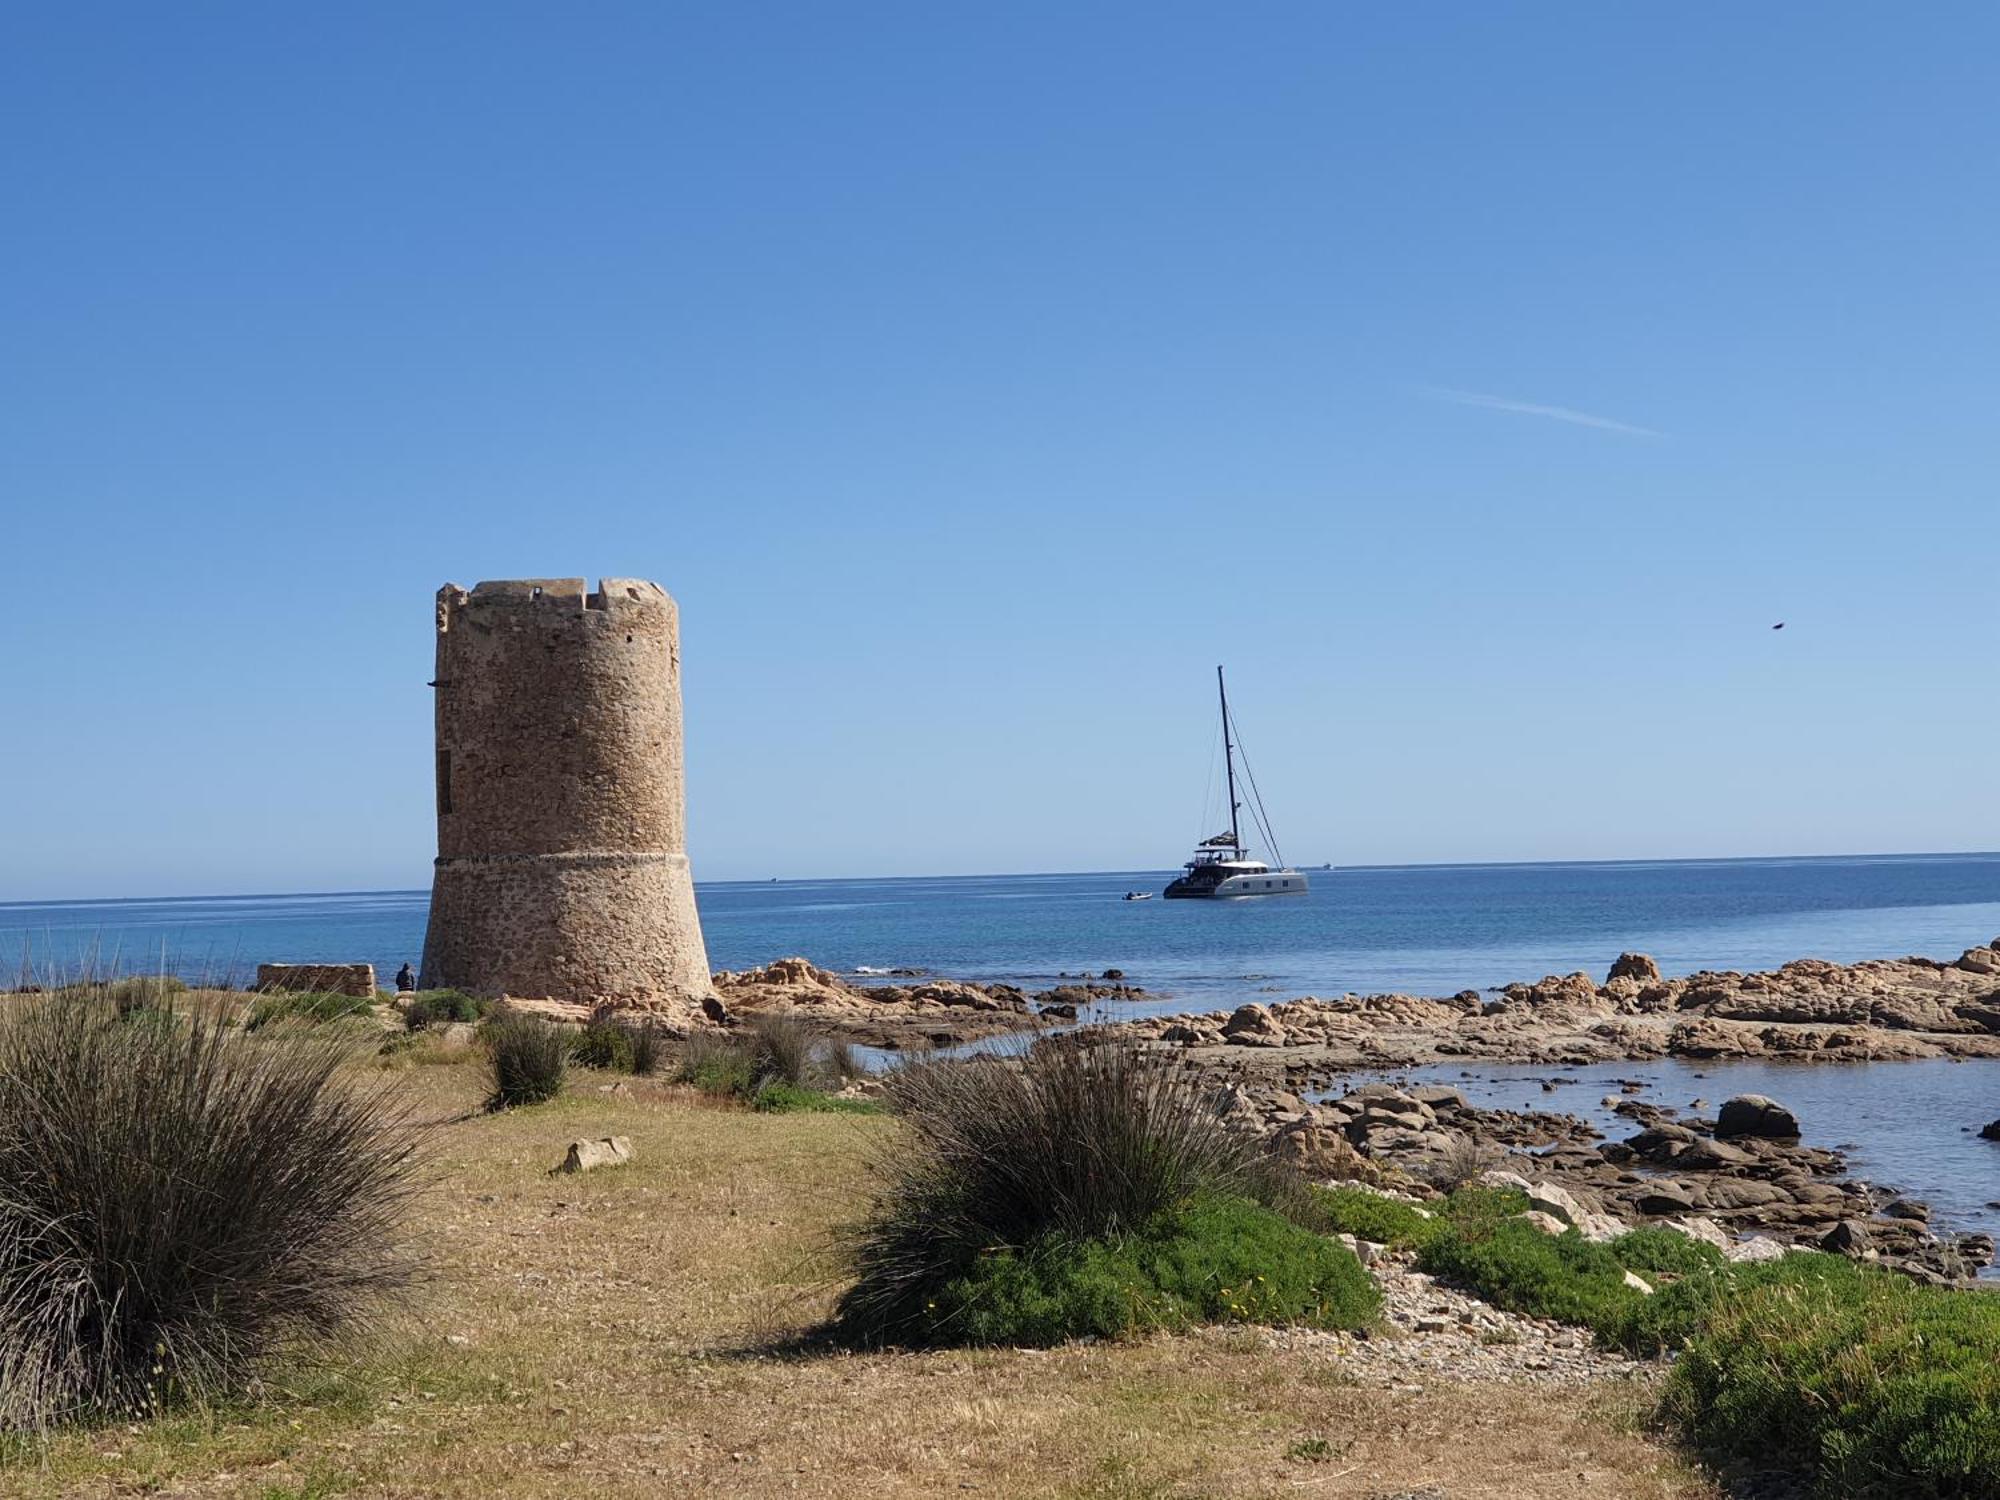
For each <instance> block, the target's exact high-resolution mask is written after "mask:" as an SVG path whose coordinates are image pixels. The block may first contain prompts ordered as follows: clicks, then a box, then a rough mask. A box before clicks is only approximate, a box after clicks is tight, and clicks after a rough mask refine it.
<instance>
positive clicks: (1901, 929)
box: [0, 854, 2000, 1233]
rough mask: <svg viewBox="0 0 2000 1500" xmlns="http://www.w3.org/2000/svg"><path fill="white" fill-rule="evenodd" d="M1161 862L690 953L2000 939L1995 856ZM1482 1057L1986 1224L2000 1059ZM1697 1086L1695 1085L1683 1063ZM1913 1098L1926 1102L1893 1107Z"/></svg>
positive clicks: (1, 961) (1234, 963) (863, 965)
mask: <svg viewBox="0 0 2000 1500" xmlns="http://www.w3.org/2000/svg"><path fill="white" fill-rule="evenodd" d="M1167 875H1168V872H1163V871H1150V872H1127V873H1111V874H1099V875H1029V876H992V877H968V878H955V879H928V880H794V881H773V882H768V883H762V884H750V883H734V884H730V883H724V884H708V885H703V886H700V887H699V888H698V896H699V901H700V906H701V916H702V926H703V930H704V932H705V934H706V936H707V940H708V953H709V958H710V960H711V961H712V962H713V963H714V965H715V966H716V967H717V968H731V969H739V968H747V967H750V966H752V965H755V964H759V963H763V962H765V961H767V960H769V959H772V958H778V957H782V956H784V955H787V954H794V953H799V954H804V955H806V956H807V957H809V958H811V959H813V960H814V961H815V962H817V963H819V964H822V965H824V966H826V967H828V968H833V969H839V970H844V971H847V972H850V973H854V972H858V971H863V970H867V969H888V968H896V967H909V968H922V969H929V970H933V971H935V972H938V973H942V974H949V975H953V976H957V977H960V978H966V979H974V980H1006V981H1009V982H1012V983H1017V984H1023V985H1031V986H1045V985H1047V984H1050V983H1053V982H1055V981H1056V980H1057V978H1058V977H1059V976H1061V975H1064V974H1072V975H1073V974H1077V973H1082V972H1091V973H1097V972H1101V971H1102V970H1104V969H1107V968H1114V967H1115V968H1120V969H1123V970H1124V971H1125V972H1126V974H1127V976H1128V977H1129V979H1130V980H1131V981H1132V982H1134V983H1137V984H1142V985H1144V986H1146V987H1147V989H1149V990H1152V991H1157V992H1160V995H1161V998H1159V999H1158V1000H1156V1001H1151V1002H1141V1003H1138V1004H1136V1005H1129V1006H1117V1007H1110V1008H1108V1009H1110V1010H1111V1011H1112V1012H1113V1013H1114V1014H1124V1015H1132V1014H1140V1013H1144V1012H1146V1011H1177V1010H1187V1009H1213V1008H1217V1007H1223V1006H1230V1005H1235V1004H1237V1003H1240V1002H1241V1001H1243V1000H1246V999H1256V998H1264V999H1270V998H1274V997H1280V998H1282V997H1291V996H1296V995H1305V994H1319V995H1337V994H1341V993H1343V992H1346V991H1349V990H1353V991H1358V992H1363V993H1366V992H1371V991H1380V990H1404V991H1411V992H1415V993H1419V994H1447V993H1451V992H1453V991H1456V990H1461V989H1468V988H1473V989H1477V988H1485V987H1487V986H1491V985H1498V984H1504V983H1507V982H1509V981H1511V980H1515V979H1534V978H1539V977H1540V976H1542V975H1544V974H1549V973H1567V972H1569V971H1571V970H1575V969H1584V970H1588V971H1589V972H1591V973H1592V974H1596V975H1601V974H1602V973H1603V971H1604V969H1605V967H1606V966H1607V965H1608V964H1609V963H1610V962H1611V960H1612V958H1613V957H1615V956H1616V955H1617V954H1618V953H1619V952H1620V951H1621V950H1624V949H1628V948H1629V949H1637V950H1640V951H1642V952H1647V953H1651V954H1652V955H1653V956H1654V957H1655V958H1656V959H1658V960H1659V963H1660V965H1661V967H1662V968H1663V969H1665V970H1666V971H1667V972H1668V973H1670V974H1673V973H1686V972H1689V971H1691V970H1694V969H1701V968H1731V969H1758V968H1769V967H1772V966H1774V965H1777V964H1780V963H1783V962H1785V961H1787V960H1789V959H1793V958H1799V957H1804V956H1808V955H1811V956H1815V957H1820V958H1827V959H1833V960H1836V961H1839V962H1852V961H1854V960H1856V959H1860V958H1878V957H1894V956H1900V955H1903V954H1910V953H1918V954H1926V955H1930V956H1933V957H1951V956H1954V955H1956V954H1957V953H1959V952H1960V951H1961V950H1963V949H1965V948H1967V947H1969V946H1971V945H1973V944H1975V943H1982V942H1987V941H1990V940H1992V939H1993V938H1994V937H1995V936H1996V934H2000V854H1967V855H1907V856H1873V857H1866V858H1842V859H1763V860H1714V861H1674V862H1654V863H1636V862H1635V863H1622V864H1579V865H1466V866H1423V867H1408V868H1394V869H1381V868H1378V869H1349V870H1334V871H1314V872H1312V891H1311V893H1310V894H1309V895H1306V896H1303V897H1282V898H1274V899H1271V900H1262V901H1254V900H1253V901H1242V902H1203V901H1175V902H1167V901H1162V900H1158V899H1155V900H1152V901H1144V902H1126V901H1123V900H1121V899H1119V898H1120V897H1121V896H1122V895H1123V894H1124V893H1125V892H1126V891H1128V890H1141V889H1144V890H1152V891H1155V892H1157V891H1158V890H1159V889H1160V888H1161V887H1162V886H1163V885H1164V884H1165V882H1166V879H1167ZM426 900H427V893H425V892H423V891H379V892H360V893H342V894H330V895H296V896H218V897H203V898H198V899H184V900H151V901H143V900H142V901H91V902H69V903H27V904H11V905H0V975H14V974H18V973H21V972H23V970H24V967H32V968H34V969H36V970H39V971H41V972H48V971H50V970H54V971H56V972H69V973H74V972H76V971H77V970H78V969H80V968H83V967H94V968H96V969H97V970H99V971H103V970H107V969H119V970H125V971H131V970H142V971H152V972H158V971H160V970H162V969H166V970H171V971H174V972H178V973H180V974H182V975H184V976H186V977H188V978H202V977H208V978H225V979H233V980H235V981H237V982H241V981H243V980H244V979H246V978H248V977H249V976H250V975H251V974H252V972H253V971H254V969H255V967H256V965H257V964H258V963H259V962H272V961H292V962H313V961H320V962H335V961H357V960H364V959H365V960H369V961H372V962H373V963H374V964H375V966H376V969H377V972H378V973H379V974H381V975H382V976H383V978H384V979H385V980H386V979H387V977H388V976H389V975H391V974H393V973H394V972H395V970H396V969H397V967H398V966H399V965H401V964H402V963H404V962H406V961H408V962H415V961H416V959H417V958H418V956H419V953H420V950H421V948H422V946H423V933H424V917H425V907H426ZM1548 1071H1549V1070H1547V1069H1526V1068H1516V1069H1510V1068H1498V1067H1492V1066H1484V1067H1481V1068H1480V1069H1478V1070H1477V1074H1478V1076H1477V1077H1474V1078H1469V1079H1467V1078H1461V1077H1460V1076H1459V1072H1460V1070H1458V1069H1455V1068H1448V1069H1439V1070H1434V1071H1433V1072H1431V1073H1429V1074H1427V1075H1426V1076H1429V1077H1435V1078H1437V1079H1440V1080H1442V1081H1447V1082H1452V1083H1458V1084H1461V1085H1462V1086H1464V1087H1465V1088H1466V1089H1467V1091H1468V1093H1469V1094H1470V1095H1471V1096H1472V1097H1473V1098H1474V1101H1475V1102H1479V1103H1488V1104H1493V1105H1500V1106H1504V1107H1528V1108H1535V1109H1543V1108H1549V1107H1556V1108H1561V1109H1568V1110H1572V1111H1575V1112H1577V1113H1581V1114H1584V1115H1586V1116H1589V1117H1591V1118H1593V1120H1594V1121H1595V1122H1596V1123H1597V1124H1598V1125H1599V1126H1600V1128H1602V1129H1605V1130H1606V1131H1607V1133H1609V1134H1611V1135H1613V1136H1622V1135H1625V1134H1629V1133H1630V1129H1629V1127H1628V1126H1627V1124H1626V1123H1625V1122H1624V1121H1622V1120H1616V1119H1614V1118H1612V1117H1611V1116H1609V1115H1608V1114H1604V1112H1603V1111H1601V1110H1600V1109H1599V1108H1598V1107H1597V1100H1598V1099H1599V1098H1600V1097H1601V1096H1602V1095H1603V1094H1605V1093H1607V1092H1615V1091H1616V1089H1615V1085H1614V1083H1613V1080H1615V1079H1617V1078H1622V1077H1639V1078H1645V1079H1648V1080H1650V1081H1652V1083H1653V1084H1654V1085H1655V1091H1654V1092H1653V1093H1652V1095H1651V1097H1653V1098H1655V1099H1656V1100H1658V1101H1660V1102H1664V1103H1670V1104H1675V1105H1678V1106H1681V1107H1685V1106H1686V1105H1687V1104H1688V1102H1689V1101H1690V1100H1692V1099H1693V1098H1695V1097H1696V1096H1698V1095H1699V1096H1704V1097H1706V1098H1707V1099H1708V1100H1709V1101H1710V1104H1711V1105H1713V1104H1714V1103H1715V1102H1717V1101H1719V1100H1720V1099H1722V1098H1724V1097H1727V1096H1728V1095H1729V1094H1731V1093H1741V1092H1757V1093H1767V1094H1770V1095H1772V1096H1774V1097H1776V1098H1778V1099H1781V1100H1783V1101H1784V1102H1785V1103H1787V1104H1788V1105H1791V1106H1792V1107H1793V1108H1794V1109H1796V1110H1797V1111H1798V1113H1799V1115H1800V1118H1801V1120H1802V1121H1803V1122H1804V1124H1805V1127H1806V1131H1807V1137H1806V1138H1807V1140H1808V1141H1809V1142H1811V1143H1813V1144H1815V1145H1840V1144H1853V1145H1855V1146H1857V1147H1858V1150H1857V1152H1856V1153H1855V1158H1854V1159H1855V1164H1856V1168H1857V1170H1858V1171H1859V1172H1860V1173H1861V1174H1863V1175H1873V1176H1875V1177H1877V1178H1879V1179H1880V1180H1881V1181H1883V1182H1885V1183H1889V1184H1892V1185H1894V1186H1897V1187H1899V1188H1902V1189H1904V1190H1907V1191H1910V1192H1913V1193H1916V1194H1917V1195H1918V1196H1920V1197H1923V1198H1926V1199H1927V1200H1929V1201H1930V1202H1931V1203H1932V1205H1933V1207H1934V1209H1935V1210H1936V1211H1937V1214H1938V1218H1939V1222H1940V1223H1942V1224H1945V1225H1949V1226H1950V1227H1955V1228H1974V1227H1976V1228H1983V1229H1987V1230H1989V1231H1993V1232H1996V1233H2000V1211H1995V1210H1992V1209H1989V1208H1988V1207H1987V1206H1986V1205H1987V1203H1988V1202H1989V1201H1993V1200H2000V1145H1995V1144H1993V1143H1990V1142H1984V1141H1980V1140H1978V1139H1976V1136H1975V1134H1974V1132H1976V1131H1977V1129H1978V1128H1979V1127H1980V1126H1982V1125H1984V1124H1985V1123H1987V1122H1988V1121H1989V1120H1992V1119H1994V1118H1995V1117H2000V1064H1994V1063H1986V1062H1978V1063H1964V1064H1953V1063H1942V1062H1940V1063H1880V1064H1874V1065H1863V1066H1857V1067H1812V1066H1791V1067H1786V1066H1783V1065H1778V1066H1771V1065H1760V1064H1752V1063H1737V1064H1700V1065H1694V1064H1680V1063H1671V1062H1668V1063H1648V1064H1638V1063H1626V1064H1623V1065H1618V1064H1612V1065H1607V1066H1604V1067H1600V1068H1592V1069H1581V1070H1575V1071H1574V1073H1573V1075H1572V1076H1575V1077H1577V1078H1578V1079H1579V1080H1580V1081H1579V1082H1578V1083H1577V1084H1576V1085H1574V1086H1572V1087H1567V1088H1564V1089H1562V1090H1560V1091H1559V1092H1558V1093H1557V1094H1555V1095H1545V1094H1543V1093H1542V1092H1541V1089H1540V1085H1539V1083H1538V1082H1537V1081H1536V1080H1538V1079H1539V1078H1540V1077H1541V1076H1543V1075H1544V1074H1545V1073H1547V1072H1548ZM1698 1072H1699V1073H1705V1074H1706V1075H1707V1076H1706V1077H1702V1078H1698V1077H1696V1076H1694V1075H1695V1074H1696V1073H1698ZM1919 1100H1920V1101H1922V1107H1921V1108H1915V1107H1912V1106H1913V1103H1914V1101H1919Z"/></svg>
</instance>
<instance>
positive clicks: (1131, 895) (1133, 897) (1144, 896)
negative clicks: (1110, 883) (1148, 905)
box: [1125, 891, 1153, 901]
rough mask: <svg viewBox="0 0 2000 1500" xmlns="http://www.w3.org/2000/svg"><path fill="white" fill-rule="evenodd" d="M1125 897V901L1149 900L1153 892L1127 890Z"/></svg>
mask: <svg viewBox="0 0 2000 1500" xmlns="http://www.w3.org/2000/svg"><path fill="white" fill-rule="evenodd" d="M1125 899H1126V900H1127V901H1151V900H1152V899H1153V893H1152V892H1151V891H1127V892H1126V893H1125Z"/></svg>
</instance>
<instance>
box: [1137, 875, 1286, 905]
mask: <svg viewBox="0 0 2000 1500" xmlns="http://www.w3.org/2000/svg"><path fill="white" fill-rule="evenodd" d="M1305 893H1306V878H1305V876H1303V875H1301V874H1300V873H1299V872H1298V871H1297V870H1273V871H1271V873H1270V874H1268V875H1232V876H1230V877H1229V878H1228V879H1227V880H1219V881H1217V882H1215V883H1214V884H1213V885H1209V884H1205V883H1204V884H1201V885H1195V884H1193V883H1192V882H1190V881H1188V880H1187V879H1185V878H1182V879H1178V880H1175V881H1173V882H1172V883H1171V884H1170V885H1168V887H1167V889H1166V891H1165V892H1164V894H1165V896H1166V898H1167V899H1168V900H1169V901H1227V900H1231V899H1234V898H1236V897H1240V896H1303V895H1304V894H1305Z"/></svg>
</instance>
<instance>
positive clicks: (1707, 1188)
mask: <svg viewBox="0 0 2000 1500" xmlns="http://www.w3.org/2000/svg"><path fill="white" fill-rule="evenodd" d="M1676 1165H1678V1163H1676ZM1702 1191H1703V1192H1704V1193H1705V1194H1706V1195H1707V1197H1708V1204H1709V1207H1710V1208H1762V1207H1764V1206H1765V1205H1767V1204H1771V1203H1789V1202H1790V1201H1791V1197H1792V1195H1791V1194H1790V1193H1788V1192H1786V1191H1785V1190H1784V1189H1783V1188H1781V1187H1773V1186H1772V1185H1771V1184H1770V1183H1768V1182H1759V1181H1757V1180H1756V1179H1755V1178H1752V1177H1722V1178H1718V1179H1716V1180H1715V1181H1714V1182H1710V1183H1706V1184H1704V1185H1703V1189H1702Z"/></svg>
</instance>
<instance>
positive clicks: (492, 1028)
mask: <svg viewBox="0 0 2000 1500" xmlns="http://www.w3.org/2000/svg"><path fill="white" fill-rule="evenodd" d="M486 1042H487V1047H488V1051H489V1058H488V1069H489V1077H490V1078H491V1080H492V1087H491V1089H490V1091H489V1092H488V1093H487V1096H486V1107H487V1108H488V1109H490V1110H501V1109H512V1108H514V1107H515V1106H516V1105H522V1104H541V1103H544V1102H546V1101H547V1100H550V1099H553V1098H555V1097H556V1095H558V1094H560V1093H561V1092H562V1086H563V1076H564V1074H565V1073H566V1072H567V1071H568V1069H569V1045H570V1043H569V1037H568V1036H567V1035H566V1034H565V1033H564V1031H563V1029H562V1028H561V1027H560V1026H552V1025H550V1024H549V1023H548V1022H547V1021H544V1020H541V1019H540V1018H538V1017H535V1016H507V1017H505V1018H503V1019H501V1020H500V1021H497V1022H494V1023H492V1024H490V1025H489V1026H488V1028H487V1035H486Z"/></svg>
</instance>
